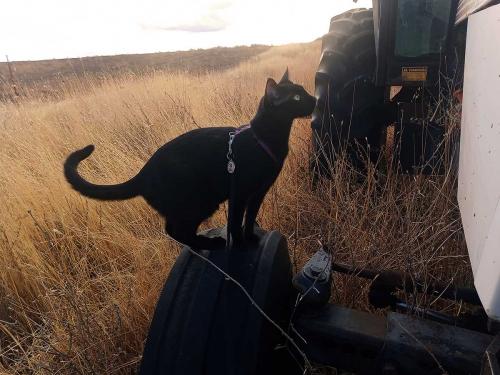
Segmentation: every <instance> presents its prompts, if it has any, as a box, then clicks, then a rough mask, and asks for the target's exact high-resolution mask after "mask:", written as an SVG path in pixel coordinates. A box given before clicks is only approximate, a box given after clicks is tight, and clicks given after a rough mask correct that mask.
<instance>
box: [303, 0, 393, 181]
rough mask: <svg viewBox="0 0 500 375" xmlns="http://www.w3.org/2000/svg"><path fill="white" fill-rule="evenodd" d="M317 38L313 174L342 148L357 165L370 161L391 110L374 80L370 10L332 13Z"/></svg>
mask: <svg viewBox="0 0 500 375" xmlns="http://www.w3.org/2000/svg"><path fill="white" fill-rule="evenodd" d="M322 41H323V43H322V48H321V49H322V53H321V59H320V64H319V67H318V71H317V72H316V78H315V85H316V90H315V95H316V99H317V104H316V108H315V110H314V113H313V116H312V123H311V126H312V130H313V147H314V155H315V158H314V160H313V171H314V174H315V176H316V177H317V176H318V175H320V176H326V177H328V176H330V174H331V172H332V170H333V166H334V161H335V159H336V158H337V157H338V155H340V154H341V153H342V152H346V155H347V157H348V159H349V160H350V162H351V163H352V165H353V166H354V167H355V168H356V169H359V170H364V167H365V165H366V161H367V160H371V161H372V162H375V161H376V160H377V159H378V157H379V154H380V148H381V142H382V138H383V137H382V135H383V134H385V126H386V125H387V121H388V117H389V115H390V112H391V111H390V110H389V108H388V106H387V105H384V90H385V89H384V87H377V86H375V84H374V83H373V82H374V74H375V67H376V57H375V37H374V31H373V12H372V10H371V9H352V10H349V11H347V12H345V13H342V14H340V15H338V16H335V17H333V18H332V19H331V21H330V31H329V33H328V34H326V35H324V36H323V39H322Z"/></svg>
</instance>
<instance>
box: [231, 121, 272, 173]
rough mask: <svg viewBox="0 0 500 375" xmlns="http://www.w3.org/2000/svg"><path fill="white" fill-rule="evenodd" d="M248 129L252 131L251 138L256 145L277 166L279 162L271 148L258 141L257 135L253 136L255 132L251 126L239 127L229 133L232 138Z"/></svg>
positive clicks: (260, 140)
mask: <svg viewBox="0 0 500 375" xmlns="http://www.w3.org/2000/svg"><path fill="white" fill-rule="evenodd" d="M248 129H250V130H251V131H252V135H253V137H254V138H255V140H256V141H257V143H258V144H259V146H260V147H261V148H262V149H263V150H264V151H265V153H266V154H267V155H269V157H270V158H271V159H273V160H274V162H275V163H276V164H279V160H278V158H277V157H276V155H275V154H274V152H273V150H271V148H270V147H269V146H268V145H267V144H266V143H265V142H264V141H263V140H262V139H260V138H259V137H257V134H255V132H254V131H253V129H252V126H251V125H250V124H247V125H244V126H242V127H239V128H237V129H236V130H235V131H234V132H231V133H233V134H234V137H236V136H237V135H238V134H240V133H241V132H244V131H246V130H248Z"/></svg>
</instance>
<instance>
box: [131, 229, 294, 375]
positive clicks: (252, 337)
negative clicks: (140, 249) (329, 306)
mask: <svg viewBox="0 0 500 375" xmlns="http://www.w3.org/2000/svg"><path fill="white" fill-rule="evenodd" d="M205 235H208V236H224V235H225V229H224V228H220V229H213V230H210V231H208V232H206V233H205ZM259 236H260V242H259V243H258V244H255V245H252V246H251V247H250V248H247V249H233V250H231V251H229V252H228V251H225V250H224V249H221V250H214V251H211V252H209V251H202V252H201V254H202V255H203V256H204V257H207V258H208V259H210V261H211V262H213V263H215V264H216V265H217V266H218V267H220V268H221V269H224V270H225V271H226V272H227V273H228V274H229V275H231V276H232V277H233V278H234V279H236V280H238V282H239V283H241V285H242V286H243V287H244V288H245V289H246V290H247V291H248V293H249V294H250V295H251V296H252V298H253V300H254V301H255V303H256V304H257V305H259V306H260V307H261V308H262V309H263V310H264V311H265V312H266V314H267V315H268V316H269V317H270V318H271V319H272V320H273V321H275V322H276V323H278V324H280V326H281V327H282V328H283V329H285V330H286V329H287V327H288V322H289V320H290V315H291V306H292V301H293V300H294V296H295V294H294V292H293V287H292V281H291V280H292V265H291V263H290V258H289V255H288V248H287V244H286V239H285V238H284V237H283V236H282V235H281V234H279V233H278V232H275V231H273V232H263V231H261V232H260V235H259ZM284 343H286V340H285V338H284V337H283V336H282V335H281V333H280V332H279V331H278V330H277V329H276V327H274V326H273V325H271V324H270V323H269V322H268V321H267V320H266V319H265V318H264V317H263V315H262V314H261V313H260V312H259V311H258V310H257V308H256V307H255V306H254V305H253V302H251V301H250V300H249V299H248V298H247V296H246V295H245V294H244V293H243V291H242V290H241V289H239V288H238V287H237V286H236V285H235V284H234V283H232V282H231V281H228V280H226V279H225V277H224V275H223V274H221V273H220V272H218V271H217V270H216V269H215V268H214V267H212V266H211V265H210V264H208V263H207V262H205V261H204V260H202V259H200V258H198V257H197V256H195V255H193V254H192V253H191V252H190V251H189V250H188V248H184V249H183V250H182V252H181V254H180V256H179V258H178V259H177V261H176V262H175V264H174V266H173V268H172V270H171V271H170V275H169V277H168V279H167V281H166V282H165V286H164V289H163V291H162V293H161V295H160V298H159V300H158V303H157V305H156V311H155V313H154V317H153V320H152V322H151V326H150V329H149V334H148V338H147V341H146V345H145V347H144V354H143V357H142V363H141V368H140V372H139V373H140V375H163V374H168V375H188V374H189V375H219V374H228V375H257V374H259V375H260V374H264V375H266V374H269V375H271V374H278V373H283V374H291V375H295V374H301V373H302V372H301V371H300V367H299V366H297V363H296V362H295V361H294V359H293V358H292V357H290V355H289V352H288V351H287V350H286V349H277V348H280V347H282V346H283V345H282V344H284Z"/></svg>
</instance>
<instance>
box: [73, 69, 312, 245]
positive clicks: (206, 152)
mask: <svg viewBox="0 0 500 375" xmlns="http://www.w3.org/2000/svg"><path fill="white" fill-rule="evenodd" d="M315 102H316V100H315V98H314V97H312V96H311V95H309V94H308V93H307V92H306V91H305V90H304V88H303V87H302V86H300V85H297V84H294V83H292V82H291V81H290V80H289V79H288V69H287V71H286V72H285V74H284V75H283V78H282V79H281V81H280V82H279V84H277V83H276V82H275V81H274V80H273V79H271V78H269V79H268V80H267V84H266V90H265V95H264V96H263V97H262V99H261V100H260V104H259V108H258V110H257V114H256V115H255V117H254V118H253V120H252V121H251V122H250V124H249V126H247V127H246V128H245V127H244V128H238V129H236V128H234V127H210V128H203V129H196V130H192V131H190V132H188V133H185V134H183V135H181V136H179V137H177V138H175V139H173V140H171V141H170V142H168V143H166V144H165V145H163V146H162V147H161V148H160V149H158V151H156V152H155V153H154V155H153V156H152V157H151V159H149V160H148V162H147V163H146V164H145V165H144V167H143V168H142V169H141V171H140V172H139V173H138V174H137V175H136V176H135V177H133V178H132V179H130V180H129V181H127V182H124V183H121V184H116V185H96V184H92V183H90V182H88V181H86V180H85V179H83V178H82V177H81V176H80V175H79V174H78V172H77V167H78V164H79V163H80V162H81V161H82V160H84V159H85V158H87V157H88V156H90V154H91V153H92V152H93V151H94V146H93V145H89V146H87V147H85V148H83V149H81V150H78V151H75V152H73V153H72V154H70V155H69V157H68V158H67V159H66V161H65V163H64V175H65V177H66V180H67V181H68V182H69V183H70V184H71V186H72V187H73V189H75V190H77V191H78V192H80V193H81V194H83V195H85V196H87V197H90V198H94V199H100V200H122V199H129V198H132V197H135V196H138V195H141V196H142V197H144V199H145V200H146V201H147V202H148V203H149V204H150V205H151V206H152V207H153V208H154V209H156V210H157V211H158V212H159V213H160V214H161V215H162V216H164V217H165V219H166V225H165V230H166V232H167V233H168V234H169V235H170V236H172V237H173V238H174V239H175V240H177V241H179V242H182V243H184V244H186V245H189V246H191V247H192V248H194V249H212V248H216V247H221V246H223V245H224V240H223V239H222V238H207V237H204V236H200V235H197V234H196V231H197V229H198V226H199V225H200V224H201V223H202V222H203V221H204V220H206V219H207V218H209V217H210V216H211V215H212V214H213V213H214V212H215V211H216V210H217V208H218V207H219V205H220V204H221V203H222V202H224V201H225V200H227V199H228V196H229V186H230V174H229V173H228V159H227V154H228V141H229V133H230V132H235V131H236V133H237V134H236V136H235V137H234V141H233V144H232V150H233V159H234V162H235V166H236V168H235V171H234V179H233V181H232V186H233V188H234V191H235V194H234V198H233V202H234V205H233V208H234V210H233V211H232V212H234V214H233V218H234V221H232V222H233V223H236V225H234V226H233V228H232V230H231V235H232V238H233V241H234V242H233V243H238V242H239V241H241V240H242V239H243V235H244V238H245V239H247V240H251V239H253V238H254V223H255V219H256V217H257V212H258V211H259V208H260V205H261V203H262V201H263V199H264V196H265V195H266V193H267V191H268V190H269V188H270V187H271V185H272V184H273V183H274V181H275V180H276V178H277V177H278V174H279V172H280V171H281V168H282V167H283V162H284V160H285V158H286V156H287V154H288V138H289V135H290V130H291V126H292V122H293V120H294V119H295V118H297V117H304V116H308V115H310V114H311V113H312V111H313V109H314V105H315ZM245 211H246V217H245V226H244V228H245V230H244V232H243V231H242V228H241V223H242V221H243V215H244V213H245Z"/></svg>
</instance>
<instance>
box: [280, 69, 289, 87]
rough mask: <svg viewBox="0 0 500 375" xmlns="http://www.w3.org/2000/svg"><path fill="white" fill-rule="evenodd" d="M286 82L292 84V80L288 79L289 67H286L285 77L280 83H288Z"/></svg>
mask: <svg viewBox="0 0 500 375" xmlns="http://www.w3.org/2000/svg"><path fill="white" fill-rule="evenodd" d="M286 82H290V80H289V79H288V66H287V67H286V71H285V74H283V77H281V80H280V83H286Z"/></svg>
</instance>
